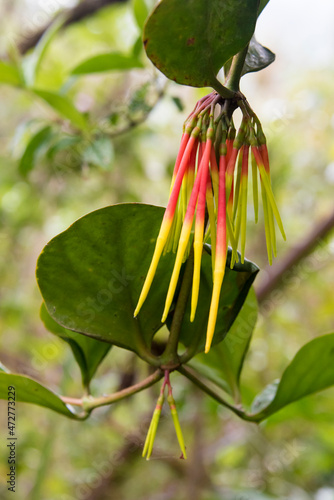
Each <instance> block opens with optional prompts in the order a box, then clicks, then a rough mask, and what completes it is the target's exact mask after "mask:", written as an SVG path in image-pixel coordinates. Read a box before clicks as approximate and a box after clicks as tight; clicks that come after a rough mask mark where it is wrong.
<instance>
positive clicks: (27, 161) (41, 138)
mask: <svg viewBox="0 0 334 500" xmlns="http://www.w3.org/2000/svg"><path fill="white" fill-rule="evenodd" d="M51 134H52V128H51V127H50V126H49V125H48V126H46V127H43V128H41V129H40V130H39V131H38V132H36V134H34V135H33V136H32V137H31V138H30V140H29V142H28V144H27V146H26V148H25V150H24V153H23V155H22V157H21V159H20V162H19V172H20V174H21V175H23V176H27V175H28V173H29V172H30V171H31V170H32V169H33V168H34V164H35V160H36V156H37V154H38V152H39V150H40V149H41V148H42V147H43V146H44V145H45V144H46V143H47V142H48V140H49V139H50V137H51Z"/></svg>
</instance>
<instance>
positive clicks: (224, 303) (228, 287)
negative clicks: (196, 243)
mask: <svg viewBox="0 0 334 500" xmlns="http://www.w3.org/2000/svg"><path fill="white" fill-rule="evenodd" d="M230 258H231V250H230V249H229V252H228V259H227V264H226V271H225V277H224V282H223V287H222V291H221V295H220V301H219V310H218V316H217V323H216V329H215V334H214V337H213V341H212V345H213V346H214V345H215V344H218V343H219V342H221V341H222V340H223V339H224V338H225V336H226V334H227V332H228V331H229V329H230V328H231V326H232V324H233V322H234V320H235V319H236V317H237V316H238V314H239V311H240V309H241V307H242V305H243V303H244V301H245V299H246V297H247V294H248V292H249V289H250V287H251V286H252V283H253V281H254V279H255V277H256V275H257V273H258V272H259V268H258V267H257V266H256V265H255V264H253V262H250V261H248V260H246V259H245V262H244V264H241V263H240V262H239V263H237V264H236V265H235V266H234V268H233V269H230V267H229V262H230ZM211 295H212V268H211V257H210V256H209V255H208V254H207V253H203V258H202V268H201V284H200V291H199V298H198V307H197V311H196V316H195V321H194V322H193V323H191V322H190V308H191V298H189V301H188V304H187V309H186V313H185V317H184V320H183V323H182V327H181V333H180V340H181V342H182V343H183V344H184V345H185V346H187V347H188V346H190V345H193V344H194V342H197V343H198V345H197V352H201V351H204V346H205V338H206V328H207V322H208V316H209V310H210V303H211ZM230 345H231V344H230Z"/></svg>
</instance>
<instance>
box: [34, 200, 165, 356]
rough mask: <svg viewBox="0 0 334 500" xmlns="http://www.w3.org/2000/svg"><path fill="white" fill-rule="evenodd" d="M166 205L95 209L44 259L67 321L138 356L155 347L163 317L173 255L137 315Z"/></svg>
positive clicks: (45, 279)
mask: <svg viewBox="0 0 334 500" xmlns="http://www.w3.org/2000/svg"><path fill="white" fill-rule="evenodd" d="M163 213H164V209H163V208H162V207H153V206H149V205H140V204H122V205H115V206H111V207H107V208H103V209H101V210H97V211H95V212H92V213H90V214H88V215H86V216H85V217H83V218H81V219H79V220H78V221H76V222H75V223H74V224H73V225H72V226H70V227H69V229H67V230H66V231H65V232H63V233H62V234H60V235H58V236H56V237H55V238H54V239H53V240H51V241H50V242H49V243H48V245H47V246H46V247H45V248H44V250H43V252H42V254H41V255H40V257H39V260H38V264H37V280H38V284H39V287H40V289H41V292H42V295H43V298H44V301H45V305H46V307H47V310H48V312H49V314H50V315H51V317H52V318H53V319H54V320H55V321H57V323H59V324H60V325H62V326H64V327H65V328H68V329H70V330H74V331H78V332H81V333H84V334H87V335H90V336H92V337H94V338H97V339H100V340H105V341H106V342H109V343H111V344H115V345H117V346H120V347H123V348H125V349H130V350H132V351H134V352H136V353H137V354H139V355H140V353H142V352H143V350H145V348H146V349H149V348H150V344H151V340H152V337H153V335H154V334H155V332H156V331H157V330H159V329H160V327H161V321H160V320H161V316H162V311H163V306H164V301H165V297H166V293H167V288H168V281H169V278H168V277H169V276H170V275H171V271H172V265H173V258H172V256H171V255H170V254H169V255H166V256H165V257H164V258H162V260H161V262H160V265H159V267H158V270H157V274H156V278H155V280H154V293H151V294H150V295H149V296H148V298H147V300H146V302H145V304H144V306H143V308H142V310H141V312H140V314H139V316H138V318H136V319H135V318H134V317H133V312H134V309H135V305H136V303H137V300H138V297H139V294H140V291H141V288H142V286H143V282H144V280H145V277H146V272H147V269H148V267H149V264H150V260H151V256H152V254H153V249H154V246H155V239H156V237H157V235H158V232H159V228H160V224H161V219H162V217H163Z"/></svg>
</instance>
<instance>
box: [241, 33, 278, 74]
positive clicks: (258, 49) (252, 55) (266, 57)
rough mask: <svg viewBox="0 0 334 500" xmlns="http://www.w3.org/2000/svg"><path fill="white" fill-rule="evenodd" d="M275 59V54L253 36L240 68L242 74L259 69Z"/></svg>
mask: <svg viewBox="0 0 334 500" xmlns="http://www.w3.org/2000/svg"><path fill="white" fill-rule="evenodd" d="M274 61H275V54H274V53H273V52H271V50H269V49H267V48H266V47H264V46H263V45H261V44H260V43H259V42H257V41H256V39H255V37H254V36H253V37H252V39H251V41H250V43H249V47H248V52H247V56H246V60H245V64H244V67H243V69H242V75H245V74H246V73H252V72H254V71H260V70H261V69H264V68H266V67H267V66H269V65H270V64H271V63H273V62H274Z"/></svg>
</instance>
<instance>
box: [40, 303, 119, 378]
mask: <svg viewBox="0 0 334 500" xmlns="http://www.w3.org/2000/svg"><path fill="white" fill-rule="evenodd" d="M40 315H41V319H42V321H43V323H44V325H45V328H47V330H49V331H50V332H51V333H53V334H54V335H57V336H58V337H60V338H61V339H63V340H64V341H65V342H67V343H68V344H69V346H70V347H71V349H72V352H73V355H74V357H75V359H76V361H77V363H78V365H79V367H80V370H81V375H82V384H83V386H84V387H88V386H89V383H90V381H91V380H92V378H93V376H94V375H95V372H96V370H97V368H98V367H99V365H100V364H101V362H102V361H103V359H104V358H105V356H106V355H107V353H108V351H109V350H110V348H111V345H110V344H107V343H105V342H100V341H98V340H95V339H92V338H90V337H87V336H86V335H80V334H79V333H76V332H72V331H71V330H67V329H66V328H64V327H62V326H60V325H59V324H58V323H57V322H56V321H55V320H54V319H52V318H51V316H50V315H49V313H48V311H47V309H46V307H45V304H42V307H41V312H40Z"/></svg>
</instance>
